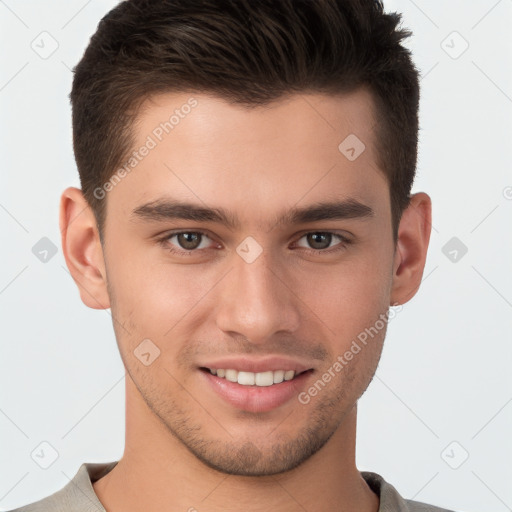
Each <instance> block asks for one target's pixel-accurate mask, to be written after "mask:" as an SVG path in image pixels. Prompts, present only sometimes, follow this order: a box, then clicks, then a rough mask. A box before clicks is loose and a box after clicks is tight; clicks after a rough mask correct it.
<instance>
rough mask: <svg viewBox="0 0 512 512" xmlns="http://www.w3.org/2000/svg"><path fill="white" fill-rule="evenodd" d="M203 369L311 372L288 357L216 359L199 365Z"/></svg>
mask: <svg viewBox="0 0 512 512" xmlns="http://www.w3.org/2000/svg"><path fill="white" fill-rule="evenodd" d="M199 366H200V367H201V368H210V369H213V370H217V369H219V368H222V369H224V370H230V369H232V370H238V371H242V372H253V373H259V372H270V371H277V370H285V371H289V370H294V371H295V373H296V374H297V373H301V372H304V371H306V370H310V369H311V366H308V365H306V364H304V363H302V362H300V361H297V360H293V359H290V358H287V357H280V356H271V357H263V358H249V357H224V358H222V359H215V360H212V361H207V362H205V363H204V364H200V365H199Z"/></svg>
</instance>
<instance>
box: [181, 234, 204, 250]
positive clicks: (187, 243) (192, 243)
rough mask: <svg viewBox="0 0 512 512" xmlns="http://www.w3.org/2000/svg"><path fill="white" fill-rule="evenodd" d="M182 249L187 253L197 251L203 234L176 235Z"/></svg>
mask: <svg viewBox="0 0 512 512" xmlns="http://www.w3.org/2000/svg"><path fill="white" fill-rule="evenodd" d="M175 236H176V237H177V241H178V243H179V245H180V247H181V248H182V249H185V250H187V251H190V250H193V249H197V248H198V247H199V245H200V243H201V237H202V236H203V235H201V233H194V232H185V233H178V234H177V235H175Z"/></svg>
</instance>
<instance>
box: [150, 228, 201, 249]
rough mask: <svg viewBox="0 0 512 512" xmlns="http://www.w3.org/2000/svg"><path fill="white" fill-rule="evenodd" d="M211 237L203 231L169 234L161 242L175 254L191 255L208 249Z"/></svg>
mask: <svg viewBox="0 0 512 512" xmlns="http://www.w3.org/2000/svg"><path fill="white" fill-rule="evenodd" d="M207 241H211V239H210V237H209V236H208V235H207V234H206V233H204V232H203V231H179V232H176V233H171V234H167V235H166V236H165V237H163V238H161V239H160V240H159V242H160V243H161V244H162V245H163V246H164V247H165V248H167V249H168V250H170V251H171V252H173V253H190V252H194V251H197V250H200V249H207V248H208V242H207Z"/></svg>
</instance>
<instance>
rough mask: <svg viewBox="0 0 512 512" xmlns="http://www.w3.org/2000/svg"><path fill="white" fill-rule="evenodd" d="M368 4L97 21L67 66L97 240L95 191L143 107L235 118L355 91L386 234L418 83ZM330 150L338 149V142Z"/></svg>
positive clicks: (163, 2) (412, 139) (210, 10)
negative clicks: (384, 183)
mask: <svg viewBox="0 0 512 512" xmlns="http://www.w3.org/2000/svg"><path fill="white" fill-rule="evenodd" d="M400 21H401V15H400V14H398V13H385V12H384V9H383V5H382V2H381V1H377V0H158V1H157V0H126V1H123V2H121V3H119V4H118V5H117V6H116V7H115V8H114V9H112V10H111V11H110V12H109V13H108V14H107V15H106V16H105V17H104V18H103V19H102V20H101V21H100V23H99V25H98V28H97V31H96V33H95V34H94V35H93V36H92V37H91V40H90V42H89V45H88V47H87V49H86V50H85V52H84V55H83V57H82V59H81V60H80V62H79V63H78V64H77V65H76V66H75V68H74V70H73V71H74V79H73V87H72V91H71V94H70V98H71V104H72V111H73V147H74V153H75V159H76V163H77V166H78V171H79V173H80V181H81V186H82V191H83V193H84V196H85V198H86V200H87V201H88V203H89V204H90V206H91V207H92V210H93V211H94V214H95V217H96V220H97V223H98V228H99V231H100V235H101V234H102V228H103V224H104V220H105V204H104V203H105V201H103V200H101V199H98V198H97V197H96V194H95V193H94V191H95V189H97V188H98V187H101V186H102V184H104V183H105V182H107V181H108V180H109V179H110V177H111V176H112V175H113V174H114V172H115V170H116V169H117V167H118V166H120V165H121V164H122V162H124V161H126V159H127V156H128V155H129V153H130V151H133V148H132V146H133V136H134V134H133V123H134V121H135V119H136V117H137V114H138V112H139V107H140V105H141V104H142V103H143V101H144V100H146V99H147V98H149V97H151V96H152V95H154V94H157V93H163V92H172V91H175V92H178V91H180V92H186V91H191V92H192V91H195V92H207V93H213V94H216V95H217V96H218V97H220V98H222V99H225V100H227V101H229V102H231V103H233V104H239V105H243V106H246V107H247V108H250V107H256V106H262V105H265V104H268V103H270V102H271V101H274V100H278V99H279V98H280V97H282V96H284V95H288V94H292V93H301V92H319V93H328V94H329V93H330V94H340V93H344V92H350V91H353V90H355V89H357V88H359V87H367V88H368V89H369V90H370V91H371V93H372V95H373V97H374V100H375V105H376V111H377V112H376V114H377V115H376V118H377V120H378V121H377V137H376V139H377V140H376V149H377V154H378V160H379V161H378V162H377V164H378V165H379V167H380V168H381V169H382V170H383V172H384V173H385V175H386V176H387V179H388V182H389V189H390V201H391V213H392V222H393V235H394V238H395V240H396V235H397V230H398V223H399V221H400V217H401V214H402V212H403V209H404V208H405V207H406V206H407V205H408V203H409V198H410V190H411V187H412V183H413V180H414V176H415V172H416V160H417V144H418V104H419V80H418V71H417V69H416V68H415V66H414V64H413V62H412V60H411V54H410V52H409V51H408V50H407V49H406V48H404V47H403V46H402V45H401V41H402V39H404V38H405V37H408V36H410V35H411V33H410V31H407V30H404V29H401V28H399V27H398V25H399V22H400ZM340 142H341V141H340Z"/></svg>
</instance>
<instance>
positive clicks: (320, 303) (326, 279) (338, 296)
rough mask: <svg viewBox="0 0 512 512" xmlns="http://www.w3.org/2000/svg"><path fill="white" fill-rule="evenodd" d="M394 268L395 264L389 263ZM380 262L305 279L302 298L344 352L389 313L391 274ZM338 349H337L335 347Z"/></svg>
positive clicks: (362, 263)
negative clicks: (347, 345) (359, 335)
mask: <svg viewBox="0 0 512 512" xmlns="http://www.w3.org/2000/svg"><path fill="white" fill-rule="evenodd" d="M389 265H391V261H390V262H389ZM387 266H388V265H387V263H386V264H380V263H379V262H378V261H376V259H372V260H371V261H370V260H368V261H364V260H362V259H361V260H360V261H357V262H354V261H353V262H350V263H347V264H346V265H339V266H337V267H334V266H333V267H332V268H331V269H329V270H327V271H326V270H325V269H324V270H323V271H321V272H316V273H315V274H314V275H308V276H306V275H304V280H303V281H302V285H301V292H300V294H301V296H302V297H304V302H305V303H306V304H307V305H308V306H309V307H310V310H311V311H312V312H314V314H315V315H316V316H317V317H318V318H319V319H320V320H321V321H322V322H323V323H324V325H325V326H327V327H328V329H329V330H328V331H327V334H330V335H331V337H333V339H334V340H335V341H333V343H336V344H337V345H338V346H337V347H336V348H337V349H339V350H341V349H343V347H344V346H345V345H346V344H347V343H348V344H350V341H351V340H352V339H353V338H355V337H357V335H358V334H359V333H360V332H362V331H364V330H365V329H366V328H369V327H371V326H372V325H374V324H375V322H376V321H377V320H378V319H379V316H380V315H381V314H383V313H385V312H386V311H387V310H388V306H389V298H390V290H391V272H390V271H389V270H388V268H387ZM333 348H334V347H333Z"/></svg>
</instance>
